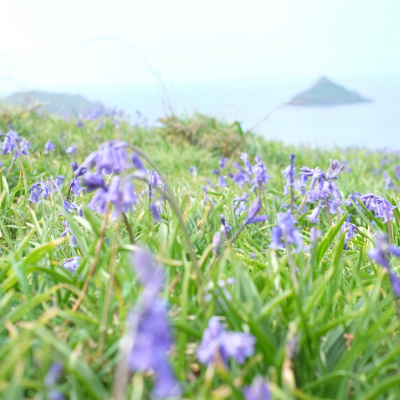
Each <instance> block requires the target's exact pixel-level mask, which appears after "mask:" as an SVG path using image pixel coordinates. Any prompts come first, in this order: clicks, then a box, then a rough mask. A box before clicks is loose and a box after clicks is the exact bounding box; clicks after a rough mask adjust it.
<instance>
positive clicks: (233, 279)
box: [226, 278, 235, 285]
mask: <svg viewBox="0 0 400 400" xmlns="http://www.w3.org/2000/svg"><path fill="white" fill-rule="evenodd" d="M226 283H227V284H228V285H234V284H235V278H227V280H226Z"/></svg>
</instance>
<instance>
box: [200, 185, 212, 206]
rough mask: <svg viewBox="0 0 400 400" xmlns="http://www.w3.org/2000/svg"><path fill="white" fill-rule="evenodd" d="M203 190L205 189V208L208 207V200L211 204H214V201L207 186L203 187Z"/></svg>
mask: <svg viewBox="0 0 400 400" xmlns="http://www.w3.org/2000/svg"><path fill="white" fill-rule="evenodd" d="M202 189H203V192H204V193H205V195H204V200H203V206H205V205H206V203H207V200H209V201H210V203H211V204H214V201H213V199H212V198H211V197H210V196H209V195H208V191H207V186H203V188H202Z"/></svg>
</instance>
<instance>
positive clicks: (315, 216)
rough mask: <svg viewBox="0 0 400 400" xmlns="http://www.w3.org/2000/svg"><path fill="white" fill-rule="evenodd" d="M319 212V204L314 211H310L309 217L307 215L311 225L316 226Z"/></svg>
mask: <svg viewBox="0 0 400 400" xmlns="http://www.w3.org/2000/svg"><path fill="white" fill-rule="evenodd" d="M320 211H321V204H319V205H318V207H315V208H314V210H312V212H311V214H310V215H307V217H306V218H307V219H309V220H310V221H311V223H313V224H316V223H317V222H318V216H319V212H320Z"/></svg>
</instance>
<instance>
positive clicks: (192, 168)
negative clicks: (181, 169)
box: [189, 165, 197, 176]
mask: <svg viewBox="0 0 400 400" xmlns="http://www.w3.org/2000/svg"><path fill="white" fill-rule="evenodd" d="M189 172H190V173H191V174H192V175H193V176H197V168H196V167H195V166H194V165H192V166H190V167H189Z"/></svg>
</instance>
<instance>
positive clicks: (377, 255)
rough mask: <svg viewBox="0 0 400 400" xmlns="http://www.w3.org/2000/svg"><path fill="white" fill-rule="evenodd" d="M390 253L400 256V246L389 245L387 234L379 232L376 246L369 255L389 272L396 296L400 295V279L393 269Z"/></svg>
mask: <svg viewBox="0 0 400 400" xmlns="http://www.w3.org/2000/svg"><path fill="white" fill-rule="evenodd" d="M388 254H392V255H394V256H395V257H400V248H398V247H395V246H393V245H389V244H388V241H387V237H386V235H385V234H378V235H376V237H375V248H374V249H373V250H372V251H370V252H369V253H368V256H369V257H370V258H371V259H372V260H373V261H374V262H376V263H377V264H380V265H381V266H382V267H383V268H384V269H385V270H386V271H387V272H388V275H389V278H390V283H391V285H392V289H393V293H394V296H395V297H400V280H399V277H398V276H397V275H396V274H395V273H394V272H393V271H392V269H391V267H390V263H389V260H388V258H387V255H388Z"/></svg>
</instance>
